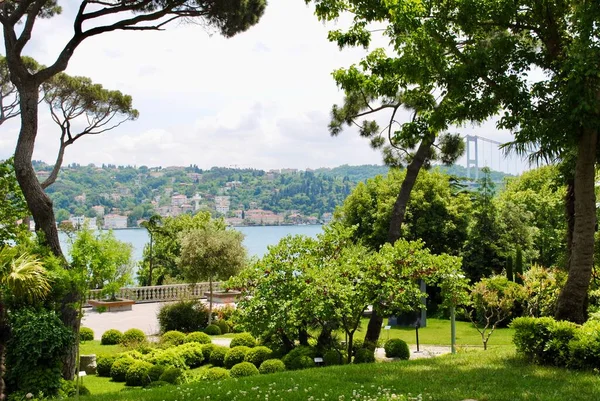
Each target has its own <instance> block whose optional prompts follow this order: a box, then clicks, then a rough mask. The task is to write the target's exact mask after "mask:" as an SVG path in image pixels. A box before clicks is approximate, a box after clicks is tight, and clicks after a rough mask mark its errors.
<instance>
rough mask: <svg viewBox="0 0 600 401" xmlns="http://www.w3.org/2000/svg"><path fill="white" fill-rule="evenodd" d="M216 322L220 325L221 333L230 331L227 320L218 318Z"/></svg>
mask: <svg viewBox="0 0 600 401" xmlns="http://www.w3.org/2000/svg"><path fill="white" fill-rule="evenodd" d="M215 324H216V325H217V326H219V329H221V334H227V333H229V325H228V324H227V322H226V321H225V320H217V322H216V323H215Z"/></svg>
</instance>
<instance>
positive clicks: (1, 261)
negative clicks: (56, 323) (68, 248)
mask: <svg viewBox="0 0 600 401" xmlns="http://www.w3.org/2000/svg"><path fill="white" fill-rule="evenodd" d="M49 291H50V283H49V281H48V277H47V276H46V269H44V267H43V266H42V263H41V262H40V261H39V260H38V259H36V258H34V257H32V256H31V255H27V254H22V255H17V253H16V252H15V250H14V249H13V248H10V247H8V246H2V248H0V401H2V400H4V399H5V398H6V395H5V394H4V392H5V385H4V379H3V378H4V370H5V367H4V355H5V350H6V341H7V340H8V322H7V319H6V311H7V308H6V305H5V304H4V298H5V296H6V295H7V294H8V293H11V294H12V295H14V296H15V297H20V298H25V299H27V300H30V301H33V300H35V299H43V298H44V297H45V296H46V295H47V294H48V292H49Z"/></svg>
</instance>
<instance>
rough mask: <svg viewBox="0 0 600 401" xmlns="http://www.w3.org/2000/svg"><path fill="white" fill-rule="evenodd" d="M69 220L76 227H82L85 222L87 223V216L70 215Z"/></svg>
mask: <svg viewBox="0 0 600 401" xmlns="http://www.w3.org/2000/svg"><path fill="white" fill-rule="evenodd" d="M69 221H70V222H71V224H72V225H73V227H74V228H82V227H83V224H84V223H85V216H83V215H81V216H71V217H69Z"/></svg>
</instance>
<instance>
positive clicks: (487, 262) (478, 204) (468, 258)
mask: <svg viewBox="0 0 600 401" xmlns="http://www.w3.org/2000/svg"><path fill="white" fill-rule="evenodd" d="M483 172H484V175H483V177H482V178H480V180H479V188H478V193H477V197H476V200H475V212H474V213H473V223H472V226H471V228H470V230H469V237H468V240H467V242H466V243H465V249H464V252H463V270H464V271H465V273H466V275H467V277H468V278H469V279H470V280H471V282H473V283H474V282H477V281H479V280H480V279H481V278H482V277H488V276H490V275H491V274H492V273H496V274H497V273H499V272H501V271H502V267H503V258H502V256H501V249H500V245H499V244H500V230H499V225H498V215H497V210H496V206H495V204H494V202H493V196H494V193H495V185H494V183H493V182H492V180H491V179H490V175H489V169H484V170H483Z"/></svg>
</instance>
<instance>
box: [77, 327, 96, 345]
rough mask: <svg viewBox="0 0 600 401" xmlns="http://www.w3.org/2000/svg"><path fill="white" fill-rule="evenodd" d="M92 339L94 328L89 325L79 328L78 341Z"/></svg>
mask: <svg viewBox="0 0 600 401" xmlns="http://www.w3.org/2000/svg"><path fill="white" fill-rule="evenodd" d="M93 339H94V330H92V329H90V328H89V327H81V328H80V329H79V341H80V342H81V341H92V340H93Z"/></svg>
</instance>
